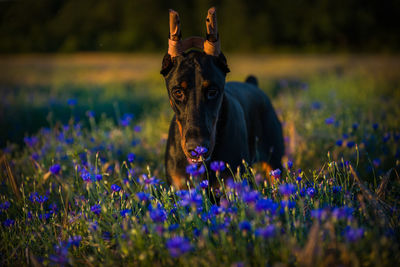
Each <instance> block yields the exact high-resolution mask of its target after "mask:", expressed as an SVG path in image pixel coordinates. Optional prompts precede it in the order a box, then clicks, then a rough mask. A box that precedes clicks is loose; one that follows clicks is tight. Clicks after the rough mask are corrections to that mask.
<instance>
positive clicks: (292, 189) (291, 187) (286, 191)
mask: <svg viewBox="0 0 400 267" xmlns="http://www.w3.org/2000/svg"><path fill="white" fill-rule="evenodd" d="M296 191H297V186H296V185H295V184H281V185H280V186H279V193H281V194H282V195H284V196H290V195H292V194H294V193H296Z"/></svg>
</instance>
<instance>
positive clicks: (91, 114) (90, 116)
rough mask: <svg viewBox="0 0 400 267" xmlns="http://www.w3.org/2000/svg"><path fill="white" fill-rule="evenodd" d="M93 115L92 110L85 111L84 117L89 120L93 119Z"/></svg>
mask: <svg viewBox="0 0 400 267" xmlns="http://www.w3.org/2000/svg"><path fill="white" fill-rule="evenodd" d="M95 115H96V113H95V112H94V111H93V110H88V111H86V116H88V117H89V118H94V116H95Z"/></svg>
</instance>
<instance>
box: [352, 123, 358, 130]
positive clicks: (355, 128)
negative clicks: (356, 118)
mask: <svg viewBox="0 0 400 267" xmlns="http://www.w3.org/2000/svg"><path fill="white" fill-rule="evenodd" d="M352 127H353V130H354V131H355V130H357V129H358V123H357V122H355V123H353V125H352Z"/></svg>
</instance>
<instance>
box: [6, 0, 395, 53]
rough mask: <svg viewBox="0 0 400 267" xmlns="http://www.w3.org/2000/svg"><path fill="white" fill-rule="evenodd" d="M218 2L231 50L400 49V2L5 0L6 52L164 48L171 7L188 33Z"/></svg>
mask: <svg viewBox="0 0 400 267" xmlns="http://www.w3.org/2000/svg"><path fill="white" fill-rule="evenodd" d="M212 5H215V6H216V7H217V9H218V21H219V28H220V33H221V40H222V46H223V49H224V50H228V51H236V52H249V51H257V52H260V51H271V50H272V51H276V50H285V51H314V52H315V51H316V52H334V51H352V52H373V51H378V52H382V51H384V52H387V51H389V52H396V51H399V49H400V34H399V27H398V24H399V23H398V20H399V18H400V1H398V0H392V1H389V0H266V1H262V0H253V1H249V0H216V1H209V0H180V1H178V0H173V1H165V0H135V1H130V0H65V1H62V0H15V1H12V0H9V1H7V0H2V1H0V52H3V53H10V52H11V53H13V52H73V51H150V52H151V51H161V50H164V49H165V48H166V46H167V41H166V39H167V36H168V9H169V8H173V9H175V10H177V11H178V12H179V13H180V15H181V20H182V27H183V35H184V37H185V36H186V37H188V36H190V35H204V34H205V23H204V20H205V16H206V12H207V9H208V8H209V7H211V6H212Z"/></svg>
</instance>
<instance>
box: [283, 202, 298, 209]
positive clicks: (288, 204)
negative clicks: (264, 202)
mask: <svg viewBox="0 0 400 267" xmlns="http://www.w3.org/2000/svg"><path fill="white" fill-rule="evenodd" d="M281 207H282V208H283V209H284V208H286V207H287V208H288V209H293V208H294V207H296V202H294V201H291V200H289V201H288V200H282V201H281Z"/></svg>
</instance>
